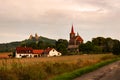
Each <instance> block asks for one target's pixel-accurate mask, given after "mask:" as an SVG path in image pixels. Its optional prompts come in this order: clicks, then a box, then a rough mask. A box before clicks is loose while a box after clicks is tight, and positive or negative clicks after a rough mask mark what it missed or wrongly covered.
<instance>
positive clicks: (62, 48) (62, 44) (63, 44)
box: [56, 39, 68, 55]
mask: <svg viewBox="0 0 120 80" xmlns="http://www.w3.org/2000/svg"><path fill="white" fill-rule="evenodd" d="M67 47H68V41H67V40H65V39H59V40H58V41H56V49H57V50H58V51H59V52H61V53H62V54H63V55H66V54H67Z"/></svg>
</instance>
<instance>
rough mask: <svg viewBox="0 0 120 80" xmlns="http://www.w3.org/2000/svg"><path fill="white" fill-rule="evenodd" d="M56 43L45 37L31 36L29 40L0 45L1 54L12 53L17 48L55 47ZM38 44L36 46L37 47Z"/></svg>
mask: <svg viewBox="0 0 120 80" xmlns="http://www.w3.org/2000/svg"><path fill="white" fill-rule="evenodd" d="M55 43H56V40H55V39H50V38H47V37H43V36H37V35H36V34H35V37H34V36H32V35H30V37H29V39H25V40H23V41H15V42H10V43H2V44H0V52H11V51H13V50H15V48H16V47H17V46H29V47H33V48H38V47H39V48H46V47H48V46H50V47H51V46H52V47H54V46H55ZM35 44H36V45H35Z"/></svg>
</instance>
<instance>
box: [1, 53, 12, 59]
mask: <svg viewBox="0 0 120 80" xmlns="http://www.w3.org/2000/svg"><path fill="white" fill-rule="evenodd" d="M9 54H11V52H5V53H0V59H1V58H9V56H8V55H9Z"/></svg>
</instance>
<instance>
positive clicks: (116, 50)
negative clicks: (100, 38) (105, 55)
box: [112, 40, 120, 55]
mask: <svg viewBox="0 0 120 80" xmlns="http://www.w3.org/2000/svg"><path fill="white" fill-rule="evenodd" d="M112 53H113V54H115V55H120V41H118V40H114V46H113V51H112Z"/></svg>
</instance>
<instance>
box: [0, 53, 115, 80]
mask: <svg viewBox="0 0 120 80" xmlns="http://www.w3.org/2000/svg"><path fill="white" fill-rule="evenodd" d="M115 57H116V56H114V55H112V54H99V55H93V54H92V55H75V56H61V57H50V58H24V59H1V60H0V80H49V79H52V78H54V77H55V76H57V75H60V74H63V73H69V72H72V71H73V74H72V75H73V77H74V76H75V75H77V74H78V73H75V72H76V71H77V69H79V68H82V67H85V66H89V65H93V64H96V63H98V62H101V61H104V60H109V59H113V58H115ZM74 70H76V71H74ZM85 72H86V68H85V69H83V71H82V72H80V73H79V74H83V73H85ZM70 74H71V73H69V74H63V75H65V76H66V75H70ZM71 77H72V76H71ZM61 78H62V77H61ZM55 80H57V79H55ZM60 80H63V79H60ZM64 80H66V79H64Z"/></svg>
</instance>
